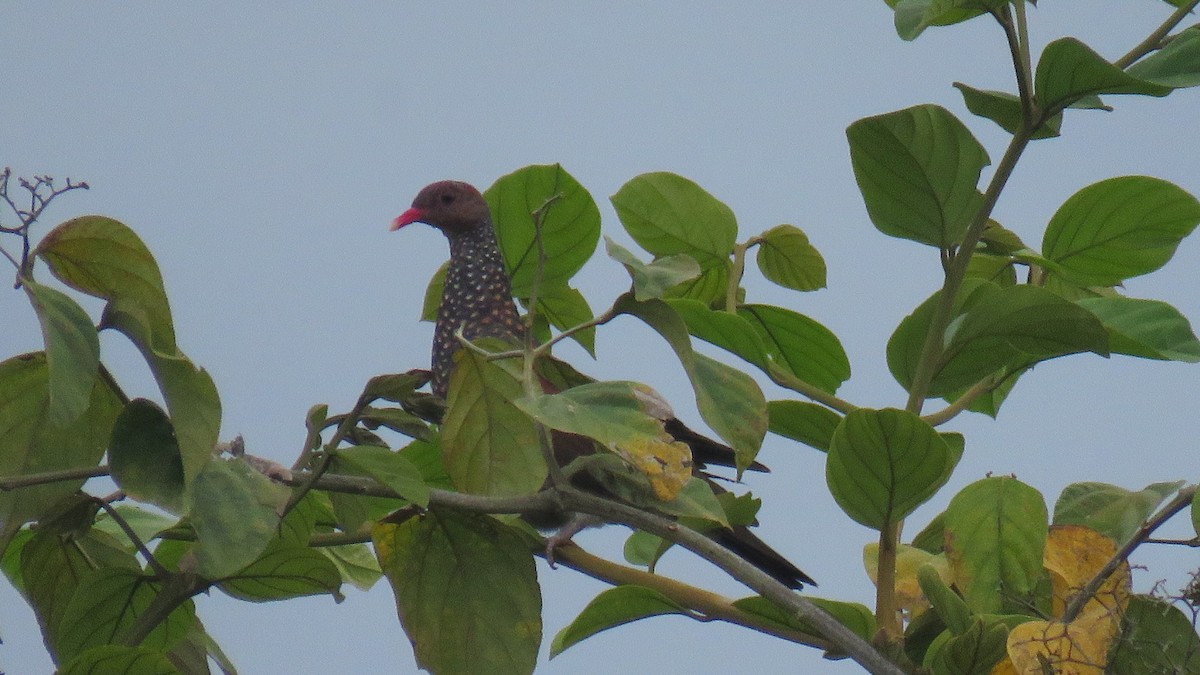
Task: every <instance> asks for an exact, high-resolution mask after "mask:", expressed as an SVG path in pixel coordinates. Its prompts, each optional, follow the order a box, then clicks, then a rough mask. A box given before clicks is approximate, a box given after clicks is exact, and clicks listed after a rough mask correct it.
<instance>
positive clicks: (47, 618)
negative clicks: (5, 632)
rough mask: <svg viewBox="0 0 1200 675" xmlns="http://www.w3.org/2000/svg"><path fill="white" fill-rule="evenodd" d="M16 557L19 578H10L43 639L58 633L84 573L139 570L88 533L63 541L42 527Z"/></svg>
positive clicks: (134, 561)
mask: <svg viewBox="0 0 1200 675" xmlns="http://www.w3.org/2000/svg"><path fill="white" fill-rule="evenodd" d="M24 532H26V533H28V532H29V531H28V530H25V531H24ZM108 541H111V539H110V540H108ZM14 547H15V544H14ZM16 558H17V561H18V567H17V571H18V573H19V576H17V578H14V579H13V580H14V585H17V586H18V587H19V588H20V590H21V594H22V595H23V596H24V597H25V599H26V600H27V601H28V602H29V606H30V607H32V608H33V611H34V613H35V614H36V616H37V620H38V625H39V626H40V627H41V629H42V633H43V635H45V636H47V637H49V636H53V635H57V634H58V629H59V625H60V623H61V622H62V618H63V615H64V612H65V611H66V609H67V605H68V604H69V603H70V602H71V597H72V596H73V595H74V594H75V590H76V589H77V588H78V586H79V581H80V577H81V576H82V575H83V574H84V573H86V572H87V571H88V570H91V569H95V568H96V567H97V566H107V567H114V568H122V569H126V570H130V571H133V572H136V571H138V570H139V569H140V565H139V564H138V561H137V559H136V558H134V557H133V554H132V553H125V552H122V551H120V550H119V549H114V548H113V547H111V546H105V545H104V543H103V542H102V541H100V540H98V538H97V537H96V536H94V535H93V534H92V533H88V534H87V535H85V536H83V537H71V538H66V537H62V536H60V535H59V534H58V533H55V532H48V531H46V528H42V529H40V530H39V531H38V532H37V533H36V534H33V535H32V536H30V537H29V538H28V539H27V540H26V541H25V542H24V544H23V546H21V548H20V551H19V554H18V555H17V556H16ZM18 579H19V584H18V583H17V581H18ZM46 642H47V645H48V646H49V647H50V648H51V649H53V644H52V643H51V641H50V640H49V639H48V640H47V641H46ZM52 653H53V652H52Z"/></svg>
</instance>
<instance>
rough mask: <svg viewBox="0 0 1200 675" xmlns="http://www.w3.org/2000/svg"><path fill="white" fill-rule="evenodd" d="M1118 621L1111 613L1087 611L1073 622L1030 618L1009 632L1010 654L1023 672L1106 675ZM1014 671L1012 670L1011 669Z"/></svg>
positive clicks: (1025, 674)
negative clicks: (1110, 646)
mask: <svg viewBox="0 0 1200 675" xmlns="http://www.w3.org/2000/svg"><path fill="white" fill-rule="evenodd" d="M1116 634H1117V624H1116V622H1115V621H1113V620H1112V617H1110V616H1109V615H1108V614H1107V613H1099V612H1096V613H1084V614H1082V615H1080V617H1079V618H1078V619H1076V620H1075V621H1072V622H1071V623H1069V624H1064V623H1062V622H1061V621H1030V622H1028V623H1023V624H1021V625H1019V626H1017V627H1015V628H1013V629H1012V631H1011V632H1010V633H1009V634H1008V656H1009V658H1010V659H1012V663H1013V666H1014V670H1015V672H1017V673H1020V674H1021V675H1041V674H1042V673H1044V672H1047V671H1046V669H1045V668H1043V665H1044V664H1045V665H1048V666H1049V668H1050V670H1049V671H1048V672H1053V673H1057V674H1058V675H1102V674H1103V673H1104V667H1105V665H1106V663H1107V660H1108V648H1109V644H1110V643H1111V642H1112V639H1113V638H1114V637H1115V636H1116ZM1010 672H1011V671H1010Z"/></svg>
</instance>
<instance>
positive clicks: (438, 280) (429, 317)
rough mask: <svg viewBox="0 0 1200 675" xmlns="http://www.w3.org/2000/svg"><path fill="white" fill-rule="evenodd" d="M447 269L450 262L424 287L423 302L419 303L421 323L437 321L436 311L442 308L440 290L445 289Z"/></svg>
mask: <svg viewBox="0 0 1200 675" xmlns="http://www.w3.org/2000/svg"><path fill="white" fill-rule="evenodd" d="M449 268H450V261H449V260H447V261H446V262H444V263H442V266H441V267H439V268H437V271H435V272H434V273H433V276H432V277H430V278H429V285H428V286H426V287H425V300H424V301H423V302H422V303H421V320H422V321H431V322H432V321H437V318H438V309H439V308H440V307H441V306H442V290H443V289H445V288H446V270H447V269H449Z"/></svg>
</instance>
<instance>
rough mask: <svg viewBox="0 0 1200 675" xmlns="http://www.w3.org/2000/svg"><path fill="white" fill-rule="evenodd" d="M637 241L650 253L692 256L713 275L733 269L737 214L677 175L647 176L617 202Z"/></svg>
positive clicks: (634, 182) (631, 184)
mask: <svg viewBox="0 0 1200 675" xmlns="http://www.w3.org/2000/svg"><path fill="white" fill-rule="evenodd" d="M611 201H612V204H613V207H615V208H616V210H617V217H619V218H620V219H621V224H622V225H624V226H625V230H626V231H628V232H629V235H630V236H631V237H633V239H634V241H636V242H637V243H638V245H640V246H641V247H642V248H644V249H646V250H647V251H649V252H650V253H652V254H654V256H655V257H658V256H671V255H676V254H679V253H686V254H687V255H690V256H691V257H693V258H695V259H696V262H698V263H700V268H701V269H703V270H708V269H711V268H713V267H716V266H718V265H723V264H728V262H729V256H730V255H731V254H732V253H733V247H734V244H735V243H736V241H737V219H736V218H735V217H734V215H733V211H731V210H730V209H729V207H728V206H726V205H725V204H724V203H723V202H721V201H720V200H718V199H717V198H716V197H713V196H712V195H711V194H709V193H708V192H705V190H704V188H702V187H700V186H699V185H697V184H695V183H693V182H692V181H690V180H688V179H687V178H684V177H683V176H679V175H676V174H673V173H667V172H659V173H644V174H642V175H640V176H637V177H636V178H634V179H632V180H630V181H629V182H627V183H625V184H624V185H622V186H621V189H620V190H618V191H617V193H616V194H615V195H613V196H612V198H611Z"/></svg>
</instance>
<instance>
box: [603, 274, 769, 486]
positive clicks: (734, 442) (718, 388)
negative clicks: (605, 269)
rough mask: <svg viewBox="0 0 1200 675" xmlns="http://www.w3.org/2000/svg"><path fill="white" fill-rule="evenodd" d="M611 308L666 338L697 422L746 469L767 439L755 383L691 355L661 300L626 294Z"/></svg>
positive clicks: (678, 323)
mask: <svg viewBox="0 0 1200 675" xmlns="http://www.w3.org/2000/svg"><path fill="white" fill-rule="evenodd" d="M613 307H614V309H615V310H616V311H617V312H620V313H624V314H630V315H632V316H636V317H637V318H639V319H641V320H642V321H644V322H646V324H647V325H649V326H650V327H651V328H653V329H654V330H656V331H657V332H658V334H659V335H661V336H663V338H664V339H666V341H667V344H669V345H670V346H671V348H672V349H673V350H674V351H675V355H676V356H677V357H678V358H679V361H680V363H681V364H683V368H684V370H685V371H686V372H687V374H688V379H690V380H691V382H692V388H693V389H694V390H695V392H696V406H697V408H698V409H699V410H700V415H701V417H703V418H704V421H705V422H707V423H708V425H709V426H710V427H712V429H713V431H715V432H717V435H719V436H720V437H721V438H723V439H725V441H726V442H727V443H729V445H730V446H732V447H733V449H734V452H735V453H736V454H737V464H738V467H739V469H741V470H744V469H745V468H746V467H748V466H750V464H751V463H753V461H754V456H755V455H756V454H758V449H759V447H760V446H761V445H762V440H763V437H764V436H766V434H767V421H768V418H767V400H766V398H765V397H764V396H763V393H762V389H760V388H759V386H758V383H756V382H755V381H754V379H753V378H752V377H750V376H749V375H747V374H746V373H743V372H741V371H740V370H737V369H735V368H731V367H730V366H727V365H725V364H723V363H721V362H719V361H715V360H713V359H710V358H708V357H707V356H704V355H703V354H698V353H696V352H694V351H692V342H691V339H690V338H689V337H688V332H687V325H686V324H685V323H684V321H683V319H682V318H680V316H679V314H678V313H676V312H675V311H674V310H673V309H672V308H671V306H670V305H668V304H667V303H665V302H664V301H662V300H649V301H646V302H638V301H636V300H634V299H633V297H632V296H631V295H630V294H628V293H626V294H625V295H623V296H621V297H620V298H618V299H617V302H616V303H614V305H613Z"/></svg>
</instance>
